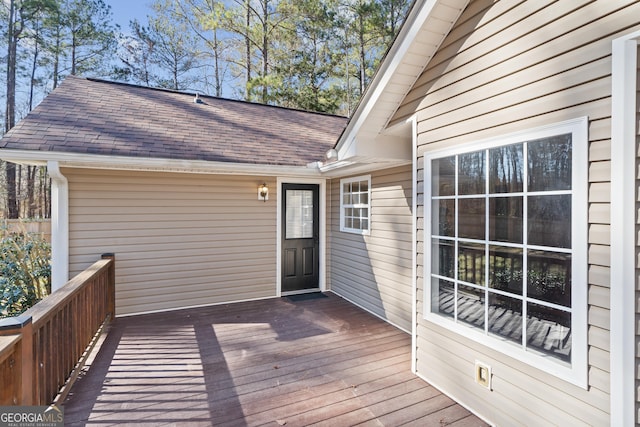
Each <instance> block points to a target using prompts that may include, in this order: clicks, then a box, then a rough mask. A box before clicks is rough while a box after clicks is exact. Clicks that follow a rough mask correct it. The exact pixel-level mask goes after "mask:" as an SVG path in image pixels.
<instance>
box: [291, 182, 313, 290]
mask: <svg viewBox="0 0 640 427" xmlns="http://www.w3.org/2000/svg"><path fill="white" fill-rule="evenodd" d="M282 194H283V197H282V212H283V213H284V214H283V215H282V266H281V268H282V292H283V293H296V292H304V291H308V290H313V289H318V288H319V284H318V278H319V274H318V270H319V259H320V258H319V255H320V254H319V251H320V240H319V239H320V236H319V234H320V233H319V230H320V227H319V224H318V223H319V212H320V211H319V207H318V206H319V202H320V196H319V194H320V191H319V186H318V185H317V184H282Z"/></svg>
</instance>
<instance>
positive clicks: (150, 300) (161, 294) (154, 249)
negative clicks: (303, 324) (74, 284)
mask: <svg viewBox="0 0 640 427" xmlns="http://www.w3.org/2000/svg"><path fill="white" fill-rule="evenodd" d="M64 173H65V175H66V176H67V178H68V180H69V193H70V200H69V214H70V221H69V222H70V230H69V239H70V241H69V246H70V272H71V275H72V276H73V275H75V274H77V273H79V272H81V271H82V270H83V269H84V268H86V267H87V266H88V265H90V264H91V263H92V262H94V261H95V259H96V258H97V257H99V256H100V254H102V253H104V252H114V253H115V254H116V312H117V314H118V315H123V314H131V313H139V312H147V311H157V310H167V309H175V308H181V307H190V306H198V305H207V304H216V303H223V302H231V301H241V300H247V299H256V298H264V297H272V296H275V294H276V270H275V267H276V219H275V218H276V204H275V200H276V198H275V195H274V194H272V197H270V199H271V200H270V201H268V202H266V203H265V202H261V201H259V200H257V190H256V189H257V186H258V184H259V183H262V182H263V178H262V177H238V176H217V175H189V174H168V173H154V172H117V171H116V172H114V171H97V170H84V169H68V170H65V171H64ZM267 184H269V186H270V188H272V189H273V188H275V187H276V185H275V182H272V183H269V182H267ZM272 191H273V190H272Z"/></svg>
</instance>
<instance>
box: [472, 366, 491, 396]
mask: <svg viewBox="0 0 640 427" xmlns="http://www.w3.org/2000/svg"><path fill="white" fill-rule="evenodd" d="M475 377H476V382H477V383H478V384H480V385H481V386H483V387H485V388H487V389H489V390H491V366H489V365H487V364H485V363H482V362H478V361H477V360H476V372H475Z"/></svg>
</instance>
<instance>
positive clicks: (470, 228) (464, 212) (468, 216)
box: [458, 199, 485, 240]
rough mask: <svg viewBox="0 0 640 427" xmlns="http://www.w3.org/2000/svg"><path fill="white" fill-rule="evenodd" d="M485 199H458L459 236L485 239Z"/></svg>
mask: <svg viewBox="0 0 640 427" xmlns="http://www.w3.org/2000/svg"><path fill="white" fill-rule="evenodd" d="M484 211H485V199H459V200H458V237H462V238H465V239H478V240H483V239H484V236H485V214H484Z"/></svg>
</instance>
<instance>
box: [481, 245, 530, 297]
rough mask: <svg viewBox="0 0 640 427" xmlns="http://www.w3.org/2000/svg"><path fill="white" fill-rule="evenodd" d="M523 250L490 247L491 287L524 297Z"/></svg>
mask: <svg viewBox="0 0 640 427" xmlns="http://www.w3.org/2000/svg"><path fill="white" fill-rule="evenodd" d="M522 281H523V277H522V249H519V248H507V247H501V246H490V247H489V286H490V287H491V288H493V289H499V290H501V291H504V292H509V293H512V294H516V295H519V296H522Z"/></svg>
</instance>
